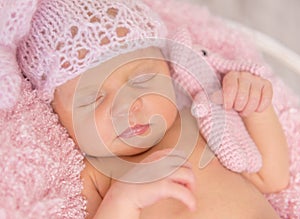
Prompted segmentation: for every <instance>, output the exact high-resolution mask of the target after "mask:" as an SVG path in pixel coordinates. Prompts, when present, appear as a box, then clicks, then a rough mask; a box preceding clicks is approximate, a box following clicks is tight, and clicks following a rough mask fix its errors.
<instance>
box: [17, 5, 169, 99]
mask: <svg viewBox="0 0 300 219" xmlns="http://www.w3.org/2000/svg"><path fill="white" fill-rule="evenodd" d="M165 34H166V28H165V26H164V25H163V23H162V22H161V21H160V19H159V18H158V17H157V15H156V14H155V13H153V11H151V10H150V9H149V8H148V7H147V6H146V5H145V4H143V3H142V2H140V1H136V0H101V1H100V0H76V2H74V1H73V0H41V1H40V4H39V7H38V9H37V12H36V13H35V15H34V17H33V19H32V28H31V30H30V33H29V35H28V36H27V37H26V38H25V39H24V40H23V41H22V42H21V43H20V45H19V47H18V60H19V63H20V67H21V69H22V70H23V72H24V74H25V75H26V76H27V77H28V78H29V79H30V80H31V82H32V83H33V85H34V86H35V87H36V88H37V90H38V91H40V92H41V93H42V96H43V97H44V98H45V99H46V100H48V101H51V100H52V98H53V92H54V89H55V88H56V87H57V86H59V85H61V84H63V83H65V82H66V81H68V80H70V79H72V78H74V77H76V76H78V75H80V74H81V73H82V72H84V71H85V70H87V69H88V68H91V67H93V66H95V65H98V64H100V63H103V62H105V61H106V60H108V59H110V58H112V57H115V56H117V55H120V54H122V53H127V52H129V51H133V50H136V49H139V48H146V47H149V46H157V45H156V44H155V43H156V42H154V41H152V40H151V39H149V38H152V37H154V38H157V37H164V36H165ZM146 38H148V40H146Z"/></svg>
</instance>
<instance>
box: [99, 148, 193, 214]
mask: <svg viewBox="0 0 300 219" xmlns="http://www.w3.org/2000/svg"><path fill="white" fill-rule="evenodd" d="M165 155H166V150H163V151H158V152H155V153H154V154H152V155H150V157H147V158H146V159H147V162H149V161H154V160H157V159H159V158H162V157H164V156H165ZM163 159H166V162H163V166H161V167H160V168H158V167H157V166H153V168H152V167H150V168H148V169H147V168H146V169H145V167H142V166H138V167H137V168H135V169H132V171H130V172H129V173H128V174H129V175H130V174H137V175H138V176H141V179H143V178H145V175H153V176H154V178H155V176H156V175H157V173H159V172H160V173H161V170H162V169H165V170H168V175H166V176H165V177H164V178H161V179H157V180H153V181H152V182H142V181H141V182H140V183H138V182H137V183H126V182H120V181H118V182H116V183H114V184H113V185H112V186H111V188H110V189H109V191H108V192H107V194H106V196H105V197H106V198H104V200H103V202H102V204H101V205H102V207H104V206H103V205H106V204H107V203H105V202H107V201H110V202H114V201H115V202H116V204H117V203H122V209H124V208H126V211H127V213H128V212H129V211H132V212H136V213H135V214H134V215H138V214H139V213H140V210H141V209H143V208H145V207H147V206H150V205H152V204H154V203H156V202H158V201H159V200H162V199H166V198H174V199H177V200H179V201H181V202H182V203H183V204H185V205H186V206H187V207H188V208H189V209H190V210H195V208H196V200H195V197H194V195H193V191H194V188H195V176H194V173H193V171H192V168H191V166H190V165H189V164H188V163H187V162H186V161H185V157H184V156H181V155H178V154H174V155H167V157H166V158H163ZM179 163H184V164H183V165H179ZM174 168H176V170H175V171H173V173H171V171H172V170H174ZM134 176H135V177H134V178H136V175H134ZM125 178H128V177H125ZM129 178H130V177H129ZM147 178H148V177H147ZM154 178H153V179H154ZM105 199H107V200H105ZM117 206H118V205H117ZM125 206H126V207H125Z"/></svg>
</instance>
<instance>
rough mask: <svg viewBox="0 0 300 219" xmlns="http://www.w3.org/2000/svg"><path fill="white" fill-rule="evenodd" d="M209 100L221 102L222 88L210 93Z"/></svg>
mask: <svg viewBox="0 0 300 219" xmlns="http://www.w3.org/2000/svg"><path fill="white" fill-rule="evenodd" d="M210 98H211V101H212V102H214V103H216V104H223V102H224V101H223V92H222V90H218V91H215V92H214V93H213V94H211V95H210Z"/></svg>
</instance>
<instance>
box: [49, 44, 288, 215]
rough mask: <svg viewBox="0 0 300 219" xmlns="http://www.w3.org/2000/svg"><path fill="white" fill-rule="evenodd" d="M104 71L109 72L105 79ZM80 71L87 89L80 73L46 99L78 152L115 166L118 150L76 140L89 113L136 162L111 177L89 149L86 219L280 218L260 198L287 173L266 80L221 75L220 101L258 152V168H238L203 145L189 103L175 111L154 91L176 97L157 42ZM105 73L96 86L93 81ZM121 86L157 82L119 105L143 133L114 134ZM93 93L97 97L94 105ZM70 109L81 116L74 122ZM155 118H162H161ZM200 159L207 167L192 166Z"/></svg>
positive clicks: (103, 134)
mask: <svg viewBox="0 0 300 219" xmlns="http://www.w3.org/2000/svg"><path fill="white" fill-rule="evenodd" d="M149 57H151V58H149ZM120 63H126V64H124V65H120ZM104 72H112V74H109V75H108V77H106V76H103V74H104ZM84 74H87V75H88V76H87V77H86V81H85V82H86V83H88V88H89V89H81V82H80V77H77V78H75V79H72V80H70V81H68V82H67V83H65V84H63V85H61V86H59V87H58V88H57V89H56V92H55V96H54V100H53V102H52V105H53V108H54V110H55V111H56V113H57V114H58V115H59V118H60V121H61V123H62V124H63V125H64V126H65V127H66V128H67V130H68V132H69V134H70V136H71V137H72V138H73V139H74V141H75V142H76V143H77V144H78V145H79V147H80V148H81V149H82V150H83V152H85V153H86V154H88V155H92V156H95V157H102V161H104V164H105V161H107V162H106V164H107V165H112V162H111V160H113V159H114V158H115V157H112V156H111V155H110V154H109V153H107V151H106V150H104V149H103V148H99V143H96V141H93V139H92V140H91V139H89V141H88V143H89V144H90V143H95V144H97V147H96V146H94V145H93V146H91V145H87V143H86V144H85V141H84V140H82V139H85V138H84V137H86V136H90V135H88V134H89V133H90V129H89V125H90V124H91V123H89V121H90V120H91V118H92V120H93V121H94V124H95V128H96V129H97V133H98V135H99V136H100V138H101V141H102V144H103V145H105V148H106V149H108V150H109V151H110V152H111V153H112V154H114V155H115V156H118V157H119V158H121V159H122V160H123V161H127V162H130V163H136V164H137V165H135V166H134V167H133V168H132V169H130V170H128V171H125V172H124V173H123V174H121V175H118V177H115V176H114V174H113V173H112V172H111V173H109V172H107V171H102V169H101V167H99V166H97V168H96V167H95V166H94V165H92V164H91V163H90V161H91V160H93V159H94V158H91V157H89V156H87V159H85V165H86V166H85V169H84V170H83V171H82V174H81V177H82V180H83V191H82V194H83V195H84V196H85V197H86V199H87V218H99V219H105V218H116V219H117V218H123V219H124V218H128V219H129V218H130V219H135V218H136V219H137V218H155V219H157V218H162V219H163V218H184V219H187V218H197V219H198V218H205V219H207V218H230V219H232V218H245V219H246V218H264V219H268V218H279V217H278V216H277V214H276V212H275V211H274V209H273V208H272V207H271V206H270V204H269V203H268V202H267V200H266V199H265V198H264V196H263V193H271V192H277V191H280V190H282V189H283V188H285V187H286V186H287V184H288V180H289V173H288V166H289V162H288V155H287V143H286V139H285V136H284V134H283V131H282V128H281V126H280V123H279V121H278V119H277V116H276V114H275V112H274V109H273V107H272V101H271V100H272V86H271V84H270V82H268V81H267V80H265V79H263V78H260V77H258V76H254V75H251V74H250V73H247V72H229V73H228V74H226V76H225V77H224V78H223V80H222V88H223V90H222V93H223V98H222V102H223V103H222V104H224V108H225V109H226V110H229V109H235V110H236V111H238V112H239V113H240V115H241V116H242V117H243V121H244V123H245V125H246V127H247V129H248V131H249V133H250V135H251V137H252V138H253V140H254V142H255V143H256V144H257V147H258V149H259V151H260V152H261V154H262V158H263V166H262V168H261V170H260V171H259V172H257V173H241V174H238V173H234V172H231V171H229V170H228V169H226V168H225V167H223V166H222V164H221V163H220V162H219V161H218V159H217V158H215V157H214V155H213V154H212V153H211V152H210V150H209V149H208V148H207V146H206V142H205V140H204V139H203V137H202V136H201V135H200V133H199V129H198V127H197V123H196V121H195V119H194V118H193V116H192V115H191V114H190V111H189V109H182V110H178V109H177V107H176V105H175V104H174V102H173V101H172V98H166V96H164V95H158V94H161V92H163V93H164V94H168V95H169V96H172V95H173V88H172V83H171V78H170V71H169V66H168V63H167V62H166V61H164V60H163V58H162V55H161V53H160V51H159V50H158V49H156V48H147V49H141V50H137V51H135V52H131V53H128V54H125V55H121V56H119V57H116V58H113V59H111V60H109V61H107V62H105V63H103V64H101V65H100V66H97V67H95V68H93V69H90V70H88V71H87V72H86V73H84ZM84 74H83V75H84ZM88 78H92V79H94V80H88ZM104 79H105V81H104V83H103V84H102V85H101V87H99V83H93V82H95V81H97V80H104ZM162 82H163V83H162ZM86 83H85V85H87V84H86ZM128 83H129V85H130V86H129V90H130V89H132V90H133V91H134V92H140V91H141V90H142V91H145V90H147V89H148V90H151V89H152V88H154V89H155V91H157V93H155V92H148V93H146V94H145V93H144V94H143V95H139V96H138V98H136V99H135V100H134V101H133V102H132V103H131V104H130V106H129V107H128V111H126V110H125V111H126V112H128V113H127V114H126V116H127V120H128V125H129V127H127V128H131V127H133V129H134V128H136V127H143V129H142V130H144V131H141V129H138V130H139V131H136V132H133V133H132V132H126V131H124V132H121V133H118V130H116V129H115V128H114V125H115V124H114V118H111V116H112V115H121V113H120V112H118V113H120V114H114V113H115V112H114V106H115V105H114V104H115V103H114V100H115V99H114V98H115V96H116V95H119V94H118V91H119V90H120V88H121V87H122V86H124V84H128ZM99 88H100V89H99ZM150 88H151V89H150ZM91 90H92V91H94V92H95V95H94V96H93V97H96V98H94V99H95V101H92V102H91V101H89V100H90V98H88V94H90V92H91ZM129 90H127V91H129ZM141 93H143V92H141ZM76 98H78V99H76ZM74 99H75V101H74ZM87 100H88V101H87ZM118 106H119V105H118ZM118 109H119V108H118ZM76 111H79V113H80V114H76V113H78V112H76ZM74 115H75V119H74ZM76 115H80V119H79V123H77V122H78V121H76V119H77V118H76ZM154 115H159V116H160V118H163V121H164V123H163V125H161V123H160V120H154V119H153V116H154ZM120 118H121V117H120ZM118 121H121V119H119V120H118ZM120 123H121V122H120ZM78 124H80V127H83V128H78ZM186 124H188V129H185V130H184V129H183V128H182V127H183V126H184V125H186ZM184 127H186V126H184ZM130 130H131V129H130ZM135 130H137V129H135ZM186 130H187V131H186ZM82 132H86V133H82ZM149 136H150V137H149ZM149 140H150V142H151V143H149ZM143 141H144V142H143ZM136 142H138V144H139V145H134V143H136ZM178 142H181V144H177V143H178ZM132 144H133V145H134V146H132ZM100 145H101V144H100ZM140 145H142V146H143V147H138V146H140ZM178 145H179V146H178ZM156 161H162V162H158V163H157V162H156ZM151 162H152V163H151ZM155 162H156V163H155ZM199 162H202V164H203V163H205V165H202V166H201V168H199ZM92 163H93V164H95V162H92ZM141 163H148V164H149V163H151V164H153V165H148V166H146V167H145V166H142V165H138V164H141ZM154 163H155V164H154ZM112 166H113V165H112ZM165 170H167V171H165ZM145 176H147V179H148V180H146V178H145ZM151 177H152V178H151ZM132 179H139V180H136V181H135V182H133V180H132ZM149 179H152V180H149Z"/></svg>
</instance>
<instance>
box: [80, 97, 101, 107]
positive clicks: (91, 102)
mask: <svg viewBox="0 0 300 219" xmlns="http://www.w3.org/2000/svg"><path fill="white" fill-rule="evenodd" d="M104 97H105V95H104V94H99V95H98V96H97V98H96V99H94V100H91V101H88V102H87V103H85V104H82V105H80V106H79V107H86V106H90V105H91V104H94V103H96V102H98V104H100V103H102V101H103V99H104Z"/></svg>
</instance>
